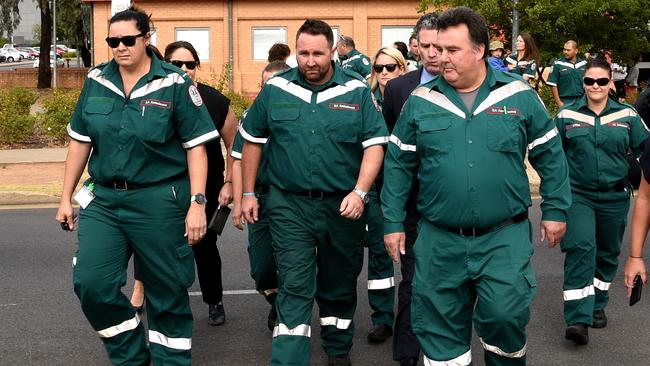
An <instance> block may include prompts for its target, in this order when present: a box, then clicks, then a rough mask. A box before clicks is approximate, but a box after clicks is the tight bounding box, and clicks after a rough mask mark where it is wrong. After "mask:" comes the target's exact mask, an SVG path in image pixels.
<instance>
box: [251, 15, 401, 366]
mask: <svg viewBox="0 0 650 366" xmlns="http://www.w3.org/2000/svg"><path fill="white" fill-rule="evenodd" d="M333 44H334V36H333V34H332V29H331V28H330V26H329V25H327V23H325V22H322V21H320V20H314V19H308V20H307V21H305V23H304V24H303V25H302V26H301V27H300V29H299V30H298V32H297V35H296V49H297V60H298V67H297V68H293V69H291V70H288V71H285V72H282V73H279V74H277V75H276V76H275V77H273V78H271V79H270V80H269V81H268V82H267V84H266V85H265V86H264V88H263V89H262V91H261V92H260V94H259V95H258V97H257V99H256V100H255V102H254V103H253V105H252V106H251V108H250V109H249V111H248V113H247V114H246V117H245V118H244V120H243V125H242V126H241V127H240V133H241V134H242V136H243V137H244V139H246V142H245V143H244V151H243V154H242V170H243V179H244V192H243V199H242V213H243V215H244V217H245V219H246V221H247V222H249V223H254V222H255V221H257V219H258V212H257V207H258V204H257V200H256V198H255V192H254V191H255V179H256V175H257V170H258V165H259V161H260V156H261V154H262V146H263V145H262V144H263V143H265V142H267V140H268V142H267V143H268V146H267V147H266V148H265V150H264V154H268V162H269V172H270V176H269V181H270V185H271V187H270V190H269V194H268V196H267V199H266V209H267V212H268V215H269V221H270V225H271V235H272V237H273V252H274V254H275V259H276V262H277V266H278V276H279V289H278V297H277V299H276V308H277V312H278V321H277V325H276V326H275V328H274V330H273V345H272V354H271V365H309V364H310V336H311V326H310V321H311V309H312V306H313V300H314V296H315V298H316V301H317V302H318V305H319V308H320V312H319V313H320V314H319V315H320V324H321V338H322V339H323V348H324V349H325V352H326V353H327V355H328V358H329V361H328V365H349V364H350V358H349V352H350V349H351V347H352V336H353V333H354V322H353V317H354V311H355V308H356V287H357V276H358V275H359V272H360V271H361V267H362V265H363V241H364V239H365V236H366V230H365V227H366V217H367V214H366V213H365V203H367V198H368V196H367V192H368V191H369V190H370V188H371V186H372V183H373V181H374V179H375V177H376V176H377V173H378V172H379V170H380V168H381V163H382V159H383V146H382V145H384V144H385V143H386V141H387V138H388V136H387V134H388V131H387V129H386V126H385V124H384V121H383V118H382V116H381V113H379V111H378V109H377V107H376V105H375V104H374V103H373V101H372V97H371V94H370V88H368V86H367V84H366V83H365V81H364V80H363V79H362V78H361V77H360V76H359V75H358V74H356V73H353V72H350V71H347V70H343V69H341V68H340V67H339V66H338V65H336V64H335V63H334V62H332V61H331V59H332V49H333Z"/></svg>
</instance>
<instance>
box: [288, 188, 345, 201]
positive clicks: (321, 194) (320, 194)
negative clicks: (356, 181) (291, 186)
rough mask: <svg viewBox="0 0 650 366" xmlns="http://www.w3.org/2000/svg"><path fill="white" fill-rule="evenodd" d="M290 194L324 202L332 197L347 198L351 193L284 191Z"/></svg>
mask: <svg viewBox="0 0 650 366" xmlns="http://www.w3.org/2000/svg"><path fill="white" fill-rule="evenodd" d="M284 192H286V193H289V194H295V195H297V196H305V197H309V198H312V199H316V200H322V199H325V198H332V197H345V196H347V195H348V194H349V193H350V192H351V191H333V192H323V191H311V190H310V191H284Z"/></svg>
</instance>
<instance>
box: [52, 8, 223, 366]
mask: <svg viewBox="0 0 650 366" xmlns="http://www.w3.org/2000/svg"><path fill="white" fill-rule="evenodd" d="M149 32H150V20H149V16H147V14H145V13H143V12H141V11H139V10H137V9H134V8H130V9H127V10H125V11H122V12H119V13H117V14H115V15H114V16H113V17H112V18H111V20H110V22H109V32H108V35H109V36H108V38H107V39H106V41H107V43H108V45H109V46H110V48H111V50H112V52H113V60H111V61H110V62H107V63H105V64H102V65H99V66H97V67H96V68H93V69H91V70H90V72H89V73H88V78H87V79H86V81H85V83H84V87H83V91H82V93H81V96H80V97H79V100H78V102H77V107H76V109H75V112H74V114H73V116H72V119H71V121H70V124H69V125H68V134H69V135H70V137H71V140H70V146H69V148H68V157H67V159H66V165H65V173H64V181H63V193H62V196H61V205H60V207H59V210H58V212H57V215H56V220H57V221H59V222H64V221H67V223H68V224H69V225H70V228H71V229H78V232H79V234H78V238H79V250H78V252H77V255H76V258H75V261H74V267H73V283H74V290H75V293H76V294H77V296H78V297H79V300H80V301H81V307H82V309H83V312H84V314H85V315H86V318H87V319H88V321H89V322H90V324H91V326H92V327H93V328H94V329H95V331H97V333H98V335H99V337H100V338H101V339H102V340H103V342H104V345H105V347H106V350H107V352H108V356H109V358H110V360H111V362H112V363H113V364H115V365H127V364H128V365H149V364H150V362H153V364H155V365H163V364H164V365H190V363H191V346H192V311H191V309H190V304H189V297H188V293H187V288H188V287H189V286H190V285H192V283H193V282H194V258H193V256H192V249H191V248H190V245H193V244H195V243H197V242H198V241H199V240H200V238H201V237H202V236H203V235H205V232H206V217H205V197H204V195H203V192H204V190H205V182H206V174H207V156H206V153H205V148H204V147H203V144H204V143H205V142H206V141H209V140H211V139H213V138H216V137H218V136H219V135H218V133H217V131H216V130H215V128H214V125H213V124H212V121H211V120H210V115H209V114H208V112H207V110H206V108H205V106H204V105H203V101H202V99H201V97H200V96H199V94H198V91H197V89H196V87H195V86H194V85H193V84H192V80H191V79H190V78H189V77H188V76H187V75H186V74H185V73H183V72H182V71H181V70H180V69H178V68H177V67H175V66H172V65H170V64H167V63H164V62H162V61H160V60H158V59H157V58H156V57H152V53H151V51H149V50H147V46H148V45H149V42H150V33H149ZM88 157H90V162H89V163H88V172H89V174H90V179H89V180H88V181H87V182H86V183H85V185H84V188H82V192H86V194H85V196H86V197H90V198H92V197H93V196H94V198H92V200H91V201H90V203H89V204H88V205H87V206H85V208H82V209H81V210H80V212H79V221H78V227H77V225H75V221H74V219H73V215H74V214H73V209H72V203H71V200H72V194H73V191H74V189H75V186H76V185H77V182H78V181H79V178H80V176H81V174H82V173H83V170H84V167H85V165H86V162H87V161H88ZM87 192H90V193H87ZM75 197H77V198H79V199H80V196H79V195H77V196H75ZM133 252H135V254H136V255H137V257H138V260H139V265H140V272H141V275H142V281H143V282H144V285H145V286H146V288H147V292H146V295H145V296H146V299H147V301H146V303H147V317H148V318H147V320H148V328H149V331H148V337H147V338H148V342H149V347H147V339H145V334H144V333H145V329H144V326H143V325H142V324H141V323H140V319H139V317H138V315H137V314H136V311H135V310H134V309H133V307H132V306H131V303H130V301H129V299H128V298H127V297H126V296H124V294H123V293H122V292H121V290H120V288H121V287H122V286H123V285H124V284H125V282H126V267H127V262H128V260H129V258H130V257H131V255H132V253H133Z"/></svg>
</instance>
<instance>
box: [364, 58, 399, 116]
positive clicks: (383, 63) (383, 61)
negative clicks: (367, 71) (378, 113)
mask: <svg viewBox="0 0 650 366" xmlns="http://www.w3.org/2000/svg"><path fill="white" fill-rule="evenodd" d="M406 71H407V66H406V60H405V59H404V56H402V53H401V52H400V51H399V50H398V49H397V48H394V47H382V48H380V49H379V51H377V54H375V62H374V64H373V65H372V74H371V76H370V89H371V90H372V93H373V95H374V96H375V99H376V100H377V103H378V104H379V106H380V107H381V106H382V105H383V103H384V89H385V88H386V83H388V80H392V79H395V78H396V77H398V76H400V75H403V74H404V73H406Z"/></svg>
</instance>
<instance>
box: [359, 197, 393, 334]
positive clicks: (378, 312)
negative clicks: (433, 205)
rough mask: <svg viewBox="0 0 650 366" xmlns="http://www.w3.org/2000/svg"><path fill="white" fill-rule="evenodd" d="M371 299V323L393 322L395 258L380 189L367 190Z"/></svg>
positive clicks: (369, 290) (369, 288)
mask: <svg viewBox="0 0 650 366" xmlns="http://www.w3.org/2000/svg"><path fill="white" fill-rule="evenodd" d="M368 196H369V198H370V202H368V205H367V206H366V207H367V209H368V226H367V227H368V239H367V240H366V244H365V246H366V247H367V248H368V302H369V303H370V308H371V309H372V311H373V313H372V316H371V317H372V324H373V325H379V324H386V325H389V326H390V327H392V326H393V322H394V320H395V313H394V310H393V307H394V305H395V278H394V277H393V275H394V273H393V271H394V268H393V261H392V260H391V259H390V257H389V256H388V252H386V247H385V246H384V215H383V214H382V211H381V204H380V202H379V197H378V196H377V191H376V190H375V188H374V187H373V189H372V190H371V191H370V192H369V193H368Z"/></svg>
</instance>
